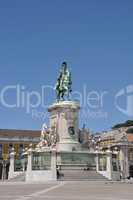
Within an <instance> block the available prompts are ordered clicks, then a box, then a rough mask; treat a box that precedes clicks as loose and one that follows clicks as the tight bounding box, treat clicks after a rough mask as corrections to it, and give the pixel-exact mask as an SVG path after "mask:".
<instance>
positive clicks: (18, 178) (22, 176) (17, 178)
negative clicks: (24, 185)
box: [8, 172, 25, 182]
mask: <svg viewBox="0 0 133 200" xmlns="http://www.w3.org/2000/svg"><path fill="white" fill-rule="evenodd" d="M21 181H25V172H23V173H21V174H18V175H17V176H15V177H13V178H11V179H10V180H8V182H21Z"/></svg>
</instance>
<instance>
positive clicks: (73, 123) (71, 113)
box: [48, 101, 80, 151]
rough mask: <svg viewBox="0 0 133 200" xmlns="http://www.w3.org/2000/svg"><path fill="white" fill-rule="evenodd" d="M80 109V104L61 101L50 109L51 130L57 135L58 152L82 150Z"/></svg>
mask: <svg viewBox="0 0 133 200" xmlns="http://www.w3.org/2000/svg"><path fill="white" fill-rule="evenodd" d="M79 109H80V106H79V103H78V102H76V101H59V102H56V103H54V104H53V105H51V106H50V107H49V108H48V111H49V113H50V129H51V131H54V132H55V133H56V138H57V145H56V147H57V151H74V150H79V149H80V144H79V142H78V128H79V127H78V114H79Z"/></svg>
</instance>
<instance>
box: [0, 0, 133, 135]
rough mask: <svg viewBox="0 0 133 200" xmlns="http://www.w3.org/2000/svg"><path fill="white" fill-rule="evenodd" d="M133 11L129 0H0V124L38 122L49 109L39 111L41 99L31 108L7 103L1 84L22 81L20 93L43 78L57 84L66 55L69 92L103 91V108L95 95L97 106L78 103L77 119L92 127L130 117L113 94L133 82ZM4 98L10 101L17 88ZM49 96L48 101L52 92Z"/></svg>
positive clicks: (31, 125)
mask: <svg viewBox="0 0 133 200" xmlns="http://www.w3.org/2000/svg"><path fill="white" fill-rule="evenodd" d="M132 10H133V1H132V0H112V1H109V0H100V1H99V0H67V1H66V0H28V1H26V0H23V1H18V0H12V1H10V0H5V1H0V75H1V76H0V116H1V117H0V128H14V129H40V128H41V125H42V123H43V122H44V121H46V122H47V121H48V117H47V115H45V116H43V119H42V118H41V117H40V115H41V113H46V109H45V108H43V107H42V106H41V105H39V106H38V107H37V108H36V109H35V111H36V115H33V112H32V110H30V113H26V108H25V107H21V106H20V107H19V108H7V107H5V106H4V105H3V102H2V97H1V96H2V91H3V90H4V88H5V87H6V86H15V85H19V86H20V87H21V86H24V87H25V90H24V91H25V96H26V95H27V94H29V93H30V92H32V91H33V90H34V91H36V92H38V93H39V94H40V93H41V87H42V85H43V86H45V85H51V86H54V84H55V82H56V78H57V75H58V71H59V68H60V65H61V62H63V61H64V60H66V61H67V62H68V65H69V66H70V68H71V71H72V78H73V91H79V92H80V93H81V94H82V97H83V88H84V87H86V90H87V94H90V92H92V91H95V92H97V94H98V95H99V97H100V96H101V94H103V92H106V95H105V96H104V98H103V105H102V107H101V106H98V105H101V104H99V103H101V101H100V100H99V101H100V102H94V101H95V100H94V101H93V102H91V105H92V104H95V103H96V104H97V103H98V104H97V106H96V108H92V107H90V106H89V105H88V104H85V105H83V106H82V105H81V114H80V126H82V125H83V123H85V124H86V126H87V127H88V128H90V129H91V130H93V131H94V132H95V131H102V130H107V129H110V127H111V126H112V125H113V124H116V123H117V122H122V121H125V120H128V119H132V117H133V116H131V115H130V116H129V115H128V114H125V113H123V112H121V111H120V110H119V109H118V108H117V107H116V106H115V103H114V102H115V100H114V99H115V95H116V94H117V93H118V92H119V91H120V90H121V89H123V88H124V89H125V88H126V87H127V86H128V85H132V84H133V56H132V55H133V12H132ZM26 97H27V96H26ZM4 98H5V101H6V102H8V103H9V104H13V103H14V102H15V100H16V96H15V89H14V90H13V89H12V90H8V91H7V92H6V94H5V96H4ZM46 98H47V103H48V104H52V103H53V102H54V95H53V91H51V90H48V91H47V95H46ZM85 98H87V97H85ZM36 101H37V100H36V97H33V98H32V103H35V102H36ZM126 103H127V96H125V97H124V98H123V97H122V98H120V101H119V102H118V104H119V105H120V107H122V108H123V107H124V106H125V108H126V106H127V105H126ZM96 104H95V105H96ZM85 111H86V112H87V113H88V114H87V115H85ZM98 112H101V114H100V115H99V114H98ZM37 113H38V114H37ZM39 113H40V114H39ZM46 114H47V113H46ZM37 115H38V116H39V117H37Z"/></svg>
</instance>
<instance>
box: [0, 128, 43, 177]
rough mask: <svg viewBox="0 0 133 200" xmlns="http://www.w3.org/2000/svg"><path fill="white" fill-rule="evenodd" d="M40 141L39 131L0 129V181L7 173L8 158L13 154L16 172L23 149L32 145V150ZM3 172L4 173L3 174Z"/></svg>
mask: <svg viewBox="0 0 133 200" xmlns="http://www.w3.org/2000/svg"><path fill="white" fill-rule="evenodd" d="M39 140H40V131H33V130H9V129H0V179H2V178H3V177H2V176H4V178H3V179H6V178H7V177H8V171H9V164H10V163H9V158H10V153H11V151H12V149H14V152H15V161H16V165H15V166H16V170H17V169H19V168H20V167H21V166H20V165H21V163H20V159H21V155H22V153H23V151H24V149H25V148H29V145H30V144H31V143H32V145H33V148H34V147H35V146H36V144H38V142H39ZM3 171H4V172H3Z"/></svg>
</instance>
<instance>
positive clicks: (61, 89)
mask: <svg viewBox="0 0 133 200" xmlns="http://www.w3.org/2000/svg"><path fill="white" fill-rule="evenodd" d="M71 86H72V80H71V72H70V71H69V70H68V67H67V63H66V62H63V63H62V66H61V70H60V74H59V77H58V79H57V83H56V86H55V89H56V98H57V101H60V100H65V99H64V96H65V95H66V97H67V99H68V100H69V96H70V93H71V92H72V88H71Z"/></svg>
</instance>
